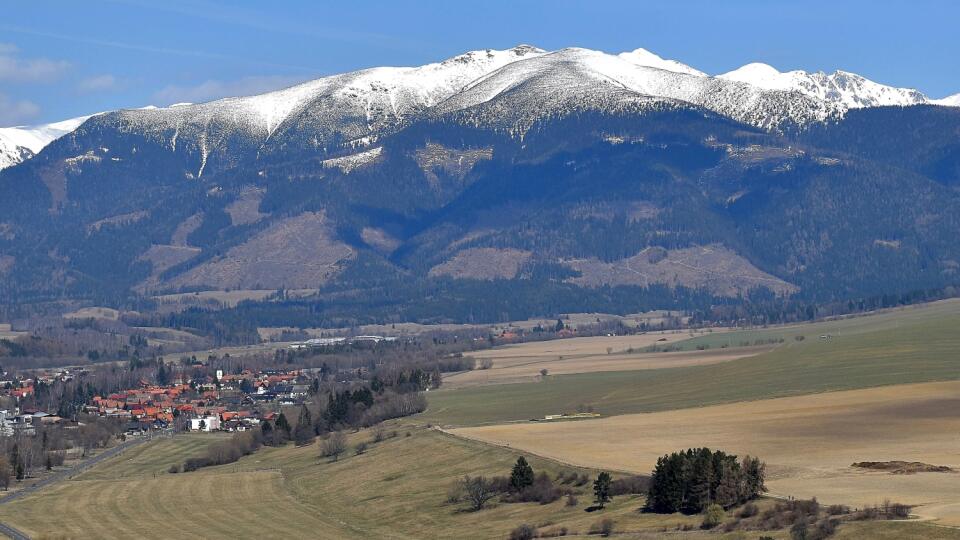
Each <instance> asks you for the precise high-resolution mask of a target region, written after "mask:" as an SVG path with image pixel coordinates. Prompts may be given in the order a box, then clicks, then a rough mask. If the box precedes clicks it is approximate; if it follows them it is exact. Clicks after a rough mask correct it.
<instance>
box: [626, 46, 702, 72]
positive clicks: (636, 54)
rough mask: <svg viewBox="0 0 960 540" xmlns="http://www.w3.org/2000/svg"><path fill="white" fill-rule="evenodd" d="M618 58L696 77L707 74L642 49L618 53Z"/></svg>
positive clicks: (639, 64)
mask: <svg viewBox="0 0 960 540" xmlns="http://www.w3.org/2000/svg"><path fill="white" fill-rule="evenodd" d="M618 56H619V57H620V58H622V59H624V60H626V61H627V62H630V63H631V64H636V65H638V66H645V67H652V68H657V69H665V70H667V71H673V72H676V73H686V74H688V75H696V76H698V77H706V76H707V74H706V73H704V72H702V71H700V70H698V69H694V68H692V67H690V66H688V65H686V64H682V63H680V62H677V61H676V60H665V59H663V58H661V57H660V56H657V55H656V54H654V53H652V52H650V51H648V50H646V49H644V48H639V49H634V50H632V51H629V52H624V53H620V54H619V55H618Z"/></svg>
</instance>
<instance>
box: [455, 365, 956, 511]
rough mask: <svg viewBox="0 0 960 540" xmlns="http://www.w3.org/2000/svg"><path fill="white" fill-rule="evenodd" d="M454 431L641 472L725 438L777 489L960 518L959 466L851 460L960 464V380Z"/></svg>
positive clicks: (724, 441)
mask: <svg viewBox="0 0 960 540" xmlns="http://www.w3.org/2000/svg"><path fill="white" fill-rule="evenodd" d="M452 433H455V434H457V435H460V436H463V437H468V438H472V439H477V440H481V441H486V442H490V443H493V444H497V445H507V446H510V447H511V448H514V449H521V450H524V451H529V452H532V453H536V454H538V455H541V456H546V457H549V458H553V459H557V460H560V461H564V462H567V463H571V464H578V465H584V466H593V467H600V468H608V469H613V470H620V471H634V472H642V473H649V472H650V471H651V470H652V468H653V466H654V464H655V462H656V459H657V457H659V456H660V455H663V454H666V453H668V452H672V451H675V450H681V449H685V448H688V447H697V446H708V447H713V448H720V449H724V450H727V451H730V452H733V453H736V454H739V455H744V454H750V455H755V456H759V457H760V458H762V459H764V460H765V461H766V462H767V467H768V477H769V481H768V482H767V487H768V488H769V489H770V491H771V492H772V493H774V494H779V495H785V496H786V495H790V496H795V497H804V498H808V497H813V496H816V497H817V498H819V499H820V500H821V501H824V502H827V503H844V504H851V505H857V506H862V505H867V504H874V503H880V502H883V500H884V499H890V500H892V501H898V502H903V503H907V504H913V505H920V506H919V507H918V508H916V509H915V513H917V514H920V515H922V516H926V517H929V518H935V519H938V520H939V521H940V522H941V523H944V524H950V525H957V526H960V472H956V473H918V474H913V475H893V474H890V473H884V472H867V471H863V470H859V469H854V468H852V467H851V466H850V465H851V464H852V463H853V462H856V461H893V460H904V461H919V462H923V463H929V464H934V465H947V466H950V467H953V468H954V469H956V470H958V471H960V382H956V381H952V382H941V383H925V384H910V385H899V386H886V387H880V388H872V389H866V390H852V391H844V392H833V393H824V394H814V395H806V396H798V397H789V398H779V399H769V400H761V401H752V402H740V403H733V404H728V405H718V406H712V407H703V408H694V409H681V410H675V411H667V412H660V413H652V414H631V415H622V416H616V417H610V418H604V419H598V420H585V421H576V422H556V423H522V424H509V425H493V426H482V427H474V428H462V429H455V430H452Z"/></svg>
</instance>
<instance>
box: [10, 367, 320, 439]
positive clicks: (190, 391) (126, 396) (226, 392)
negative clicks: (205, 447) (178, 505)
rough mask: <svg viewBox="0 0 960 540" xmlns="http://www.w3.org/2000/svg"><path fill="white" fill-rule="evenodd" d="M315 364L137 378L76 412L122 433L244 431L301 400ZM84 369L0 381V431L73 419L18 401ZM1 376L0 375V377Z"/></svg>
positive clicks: (29, 430)
mask: <svg viewBox="0 0 960 540" xmlns="http://www.w3.org/2000/svg"><path fill="white" fill-rule="evenodd" d="M313 371H317V372H319V371H320V370H319V369H316V370H314V369H298V370H290V371H284V370H279V369H264V370H258V371H251V370H249V369H248V370H243V371H242V372H240V373H237V374H225V373H224V372H223V371H222V370H216V371H215V372H214V373H213V374H212V375H202V376H199V377H196V378H189V379H188V378H187V377H186V376H184V375H179V376H178V377H177V378H176V379H175V380H174V381H172V382H171V383H170V384H167V385H160V384H156V383H151V382H149V381H147V380H144V379H141V380H140V381H139V383H138V384H137V385H136V386H135V387H132V388H127V389H124V390H121V391H117V392H112V393H110V394H107V395H95V396H93V397H92V398H91V399H90V400H89V402H88V403H85V404H84V405H83V406H82V407H81V408H80V412H82V413H85V414H87V415H95V416H98V417H101V418H104V419H109V420H113V421H115V422H118V423H121V424H122V426H123V428H122V431H123V433H124V434H125V435H126V436H137V435H141V434H145V433H148V432H151V431H157V430H173V431H197V432H212V431H226V432H236V431H245V430H248V429H252V428H255V427H259V425H260V423H261V421H263V420H272V419H273V418H274V416H275V415H276V412H275V411H276V410H277V409H279V408H280V407H283V406H289V405H297V404H300V403H303V401H304V399H305V398H306V397H307V395H308V394H309V393H310V389H311V382H312V381H313V380H315V379H314V377H315V376H316V374H314V373H312V372H313ZM86 374H87V372H86V371H83V370H79V371H75V372H72V371H70V370H66V369H64V370H52V371H48V372H44V373H39V374H37V375H36V376H35V377H33V378H23V379H9V380H0V400H2V402H3V403H4V405H5V406H6V407H7V408H5V409H0V435H4V436H13V435H16V434H20V435H33V434H35V433H36V427H37V426H39V425H51V424H63V425H69V424H71V423H73V422H72V421H71V419H70V418H65V417H64V416H60V415H58V414H57V411H46V410H41V409H39V408H37V407H35V406H29V405H24V404H23V402H25V401H28V398H29V397H30V396H31V395H33V394H34V393H35V392H36V385H47V386H49V385H52V384H54V383H56V382H66V381H70V380H72V379H74V378H82V377H83V376H85V375H86ZM4 378H6V376H4Z"/></svg>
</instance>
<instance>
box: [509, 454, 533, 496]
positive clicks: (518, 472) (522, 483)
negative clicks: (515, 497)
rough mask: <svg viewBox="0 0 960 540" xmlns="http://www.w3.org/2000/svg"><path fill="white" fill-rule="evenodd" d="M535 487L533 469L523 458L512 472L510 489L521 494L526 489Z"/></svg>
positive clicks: (519, 459)
mask: <svg viewBox="0 0 960 540" xmlns="http://www.w3.org/2000/svg"><path fill="white" fill-rule="evenodd" d="M532 485H533V467H531V466H530V464H528V463H527V459H526V458H525V457H523V456H520V457H518V458H517V463H516V464H515V465H514V466H513V471H511V472H510V488H511V489H512V490H513V491H515V492H517V493H520V492H521V491H523V490H524V489H526V488H527V487H529V486H532Z"/></svg>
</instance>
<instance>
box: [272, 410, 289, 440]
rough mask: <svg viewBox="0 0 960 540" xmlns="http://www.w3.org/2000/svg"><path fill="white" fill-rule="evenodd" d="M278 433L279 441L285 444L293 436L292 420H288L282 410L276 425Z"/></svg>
mask: <svg viewBox="0 0 960 540" xmlns="http://www.w3.org/2000/svg"><path fill="white" fill-rule="evenodd" d="M275 428H276V431H277V434H276V437H277V442H278V443H279V444H283V443H285V442H287V441H289V440H290V438H291V435H292V434H291V428H290V421H289V420H287V417H286V416H285V415H284V414H283V413H282V412H281V413H280V416H278V417H277V425H276V426H275Z"/></svg>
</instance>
